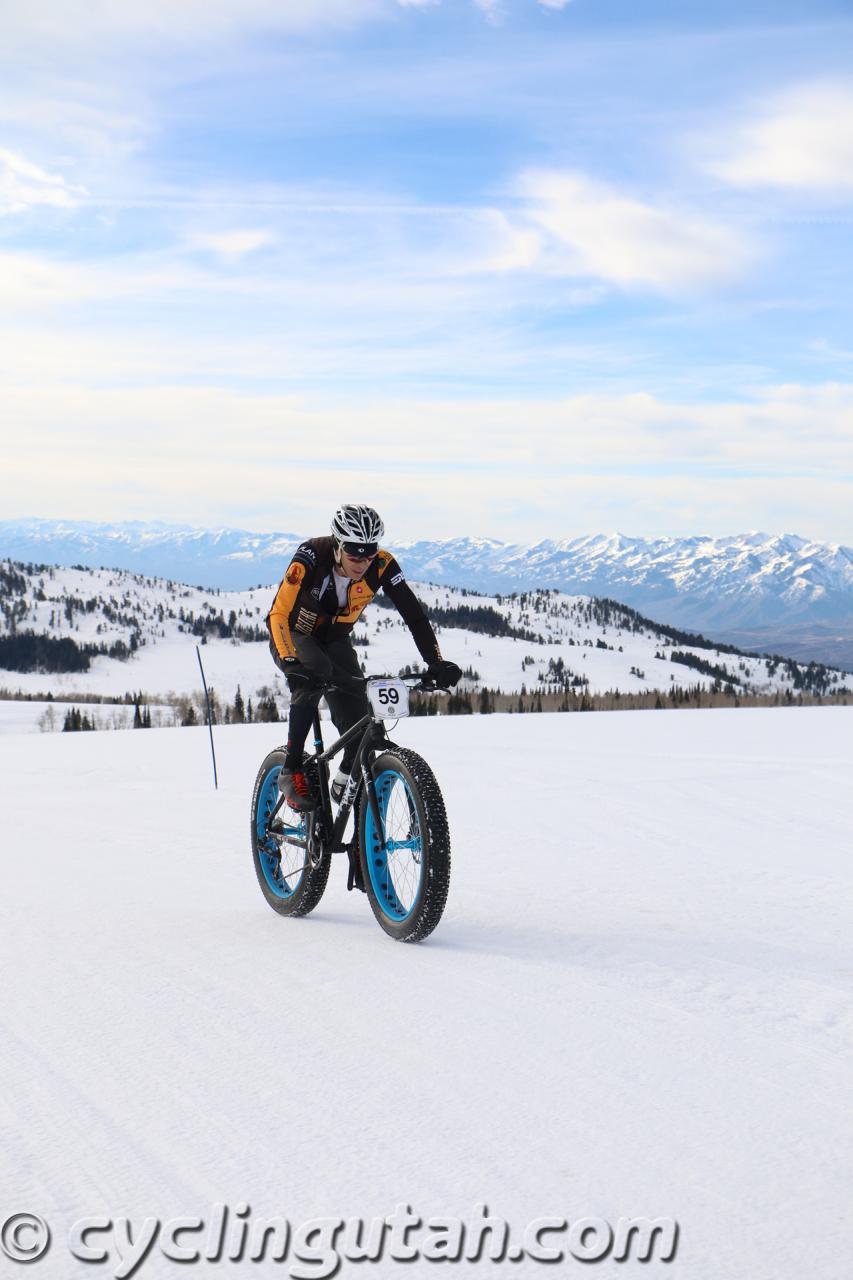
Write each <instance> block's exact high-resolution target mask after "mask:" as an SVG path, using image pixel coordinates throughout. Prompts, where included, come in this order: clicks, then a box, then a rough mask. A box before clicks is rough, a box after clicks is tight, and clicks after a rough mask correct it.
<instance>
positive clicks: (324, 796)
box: [270, 708, 387, 857]
mask: <svg viewBox="0 0 853 1280" xmlns="http://www.w3.org/2000/svg"><path fill="white" fill-rule="evenodd" d="M359 734H361V741H360V742H359V744H358V749H357V751H356V755H355V760H354V761H353V766H352V770H351V772H350V782H349V783H348V784H347V787H346V790H345V791H344V794H343V796H342V798H341V803H340V806H339V808H338V812H337V816H334V817H333V815H332V797H331V794H330V792H329V761H330V760H333V759H334V758H335V756H336V755H338V754H339V753H340V752H341V751H343V750H344V748H345V747H347V746H348V745H349V744H350V743H351V742H352V741H353V740H354V739H355V738H357V737H358V735H359ZM386 741H387V738H386V736H385V722H384V721H383V720H377V719H376V717H375V715H374V713H373V710H372V708H371V710H370V711H369V712H368V714H367V715H364V716H362V718H361V719H360V720H358V721H356V723H355V724H354V725H353V726H352V727H351V728H350V729H347V731H346V733H344V734H342V735H341V737H340V738H338V739H337V741H336V742H333V743H332V745H331V746H330V747H324V744H323V732H322V728H321V725H320V711H319V708H318V709H317V710H316V711H315V713H314V753H313V755H309V756H308V757H307V758H306V760H305V766H306V767H310V766H311V765H314V764H316V765H317V766H318V768H317V777H318V781H319V785H320V803H319V805H318V806H317V808H316V809H310V810H308V811H307V813H306V819H307V823H308V835H307V839H306V838H303V837H301V836H290V835H285V836H284V837H283V843H285V844H295V845H298V846H299V847H300V848H303V849H306V850H307V852H308V854H309V857H311V856H312V853H313V850H312V844H313V842H314V828H315V826H316V821H317V815H318V814H319V815H320V816H321V817H322V819H323V834H324V836H325V839H323V840H322V841H321V848H320V849H318V850H317V856H322V855H323V854H324V853H349V852H350V846H349V844H344V843H343V834H344V831H345V830H346V825H347V821H348V819H349V815H350V813H351V812H352V810H353V808H354V806H355V803H356V800H357V799H358V794H359V791H360V790H361V788H362V787H364V788H365V791H366V794H367V803H368V804H369V805H370V812H371V814H372V816H373V822H374V825H375V828H376V830H377V831H382V830H383V823H382V816H381V814H380V811H379V802H378V801H377V799H376V785H375V783H374V780H373V760H374V752H375V751H376V749H377V747H380V746H381V745H382V744H383V743H385V742H386ZM359 776H360V779H361V780H360V782H356V784H355V786H352V785H351V783H352V781H353V779H357V778H359ZM283 804H284V796H279V799H278V801H277V802H276V805H275V808H274V809H273V811H272V814H271V815H270V820H271V821H273V820H274V819H275V818H276V816H277V815H278V812H279V810H280V809H281V807H282V805H283ZM353 839H354V840H355V839H357V833H356V834H355V835H354V837H353Z"/></svg>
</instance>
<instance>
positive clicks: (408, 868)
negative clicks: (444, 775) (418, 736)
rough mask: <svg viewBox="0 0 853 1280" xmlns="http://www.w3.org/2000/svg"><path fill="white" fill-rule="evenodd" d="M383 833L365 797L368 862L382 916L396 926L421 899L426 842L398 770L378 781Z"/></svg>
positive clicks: (365, 831)
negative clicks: (377, 826) (378, 829)
mask: <svg viewBox="0 0 853 1280" xmlns="http://www.w3.org/2000/svg"><path fill="white" fill-rule="evenodd" d="M376 800H377V803H378V805H379V814H380V817H381V819H382V827H383V831H382V832H381V833H378V832H377V830H376V824H375V823H374V821H373V814H372V812H371V810H370V807H369V805H367V797H365V805H366V809H365V823H364V841H365V861H366V863H367V873H368V875H369V876H370V884H371V887H372V889H373V893H374V896H375V899H376V901H377V902H378V903H379V907H380V909H381V911H382V914H383V915H385V916H387V917H388V919H389V920H393V921H394V923H395V924H398V923H400V922H401V921H403V920H407V919H408V918H409V916H410V915H411V914H412V912H413V911H414V909H415V905H416V903H417V901H418V898H419V897H420V890H421V881H422V879H423V874H424V856H423V854H424V841H423V833H422V832H421V824H420V819H419V817H418V810H417V806H416V804H415V802H414V798H413V796H412V792H411V789H410V787H409V784H408V783H407V782H406V779H405V778H404V777H403V775H402V774H400V773H398V772H397V771H396V769H384V770H383V771H382V773H380V774H379V775H378V777H377V778H376Z"/></svg>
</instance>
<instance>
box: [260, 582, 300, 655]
mask: <svg viewBox="0 0 853 1280" xmlns="http://www.w3.org/2000/svg"><path fill="white" fill-rule="evenodd" d="M304 578H305V565H304V564H300V563H299V561H298V560H294V561H292V562H291V564H290V566H289V568H288V570H287V573H286V574H285V575H284V577H283V578H282V580H281V585H280V587H279V589H278V591H277V592H276V597H275V600H274V601H273V606H272V608H271V609H270V611H269V613H268V614H267V626H268V627H269V633H270V635H271V637H272V642H273V644H274V645H275V647H276V651H277V653H278V656H279V657H280V658H295V657H296V648H295V646H294V643H293V637H292V635H291V634H290V615H291V613H292V612H293V607H294V605H295V604H296V598H297V596H298V595H299V591H300V589H301V587H302V582H303V580H304Z"/></svg>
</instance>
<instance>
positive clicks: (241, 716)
mask: <svg viewBox="0 0 853 1280" xmlns="http://www.w3.org/2000/svg"><path fill="white" fill-rule="evenodd" d="M245 722H246V707H245V705H244V703H243V695H242V693H241V692H240V686H239V685H237V692H236V693H235V695H234V706H233V707H232V708H231V723H232V724H245Z"/></svg>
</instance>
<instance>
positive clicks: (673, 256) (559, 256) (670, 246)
mask: <svg viewBox="0 0 853 1280" xmlns="http://www.w3.org/2000/svg"><path fill="white" fill-rule="evenodd" d="M519 189H520V191H521V194H522V195H523V196H524V197H525V199H526V201H527V208H526V210H525V215H524V216H525V219H526V221H527V222H528V223H532V224H533V225H534V227H536V228H537V229H538V230H539V231H540V232H542V233H544V234H543V239H542V244H543V252H542V255H541V265H542V266H543V267H544V268H545V269H548V270H551V271H554V272H557V273H564V274H567V275H583V276H592V277H596V278H598V279H601V280H607V281H611V282H613V283H614V284H618V285H620V286H623V287H631V286H642V285H647V286H652V287H653V288H658V289H663V290H678V289H682V288H691V287H694V286H697V285H706V284H711V283H714V282H716V281H719V280H720V279H723V278H725V277H727V276H731V275H735V274H737V273H738V272H740V271H742V270H743V268H744V266H745V265H746V263H747V261H748V259H749V257H750V250H749V248H748V246H747V245H746V243H745V241H744V240H743V239H742V238H741V237H740V236H738V235H737V234H736V233H735V232H734V231H732V230H730V229H729V228H726V227H722V226H719V225H716V224H714V223H711V222H708V221H707V220H705V219H704V218H700V217H698V216H697V215H696V214H693V213H687V212H683V211H681V210H675V209H670V208H665V207H655V206H653V205H650V204H647V203H644V202H643V201H641V200H638V199H636V198H635V197H632V196H628V195H625V194H624V193H622V192H620V191H618V190H616V189H615V188H613V187H609V186H606V185H604V184H603V183H599V182H594V181H592V180H590V179H589V178H587V177H585V176H583V175H582V174H574V173H548V172H544V173H529V174H527V175H525V176H524V177H523V178H522V179H521V182H520V184H519Z"/></svg>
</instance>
